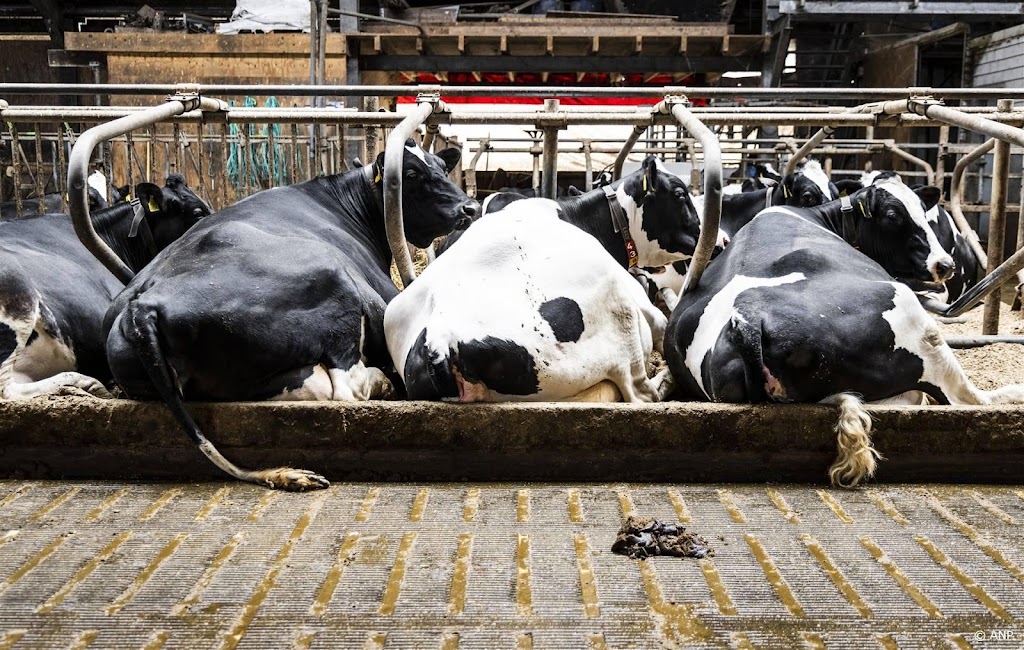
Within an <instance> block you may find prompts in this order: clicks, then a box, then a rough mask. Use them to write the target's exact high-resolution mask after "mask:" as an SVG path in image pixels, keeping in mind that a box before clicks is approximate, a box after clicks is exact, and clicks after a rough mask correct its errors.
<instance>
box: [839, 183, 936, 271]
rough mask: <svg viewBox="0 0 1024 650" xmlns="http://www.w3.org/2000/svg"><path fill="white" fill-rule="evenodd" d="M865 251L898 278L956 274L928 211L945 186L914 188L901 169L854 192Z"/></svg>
mask: <svg viewBox="0 0 1024 650" xmlns="http://www.w3.org/2000/svg"><path fill="white" fill-rule="evenodd" d="M851 198H852V199H853V200H852V205H853V209H854V213H853V214H854V218H855V219H857V220H858V224H857V238H858V240H859V243H860V247H861V251H862V252H863V253H864V254H866V255H867V256H868V257H870V258H871V259H873V260H875V261H876V262H878V263H879V264H881V265H882V267H883V268H884V269H885V270H886V271H887V272H888V273H889V274H890V275H891V276H893V277H894V278H897V279H900V280H906V281H910V282H912V283H913V282H945V281H946V280H948V279H949V278H950V277H951V276H952V274H953V268H954V267H953V258H952V257H950V256H949V253H947V252H946V251H945V250H943V248H942V245H941V244H940V243H939V240H938V238H937V237H936V236H935V231H934V230H933V229H932V227H931V225H930V224H929V223H928V218H927V217H926V216H925V213H926V212H928V211H929V210H931V209H932V208H933V207H935V205H936V204H937V203H938V202H939V189H938V188H936V187H920V188H917V189H911V188H910V187H908V186H906V185H904V184H903V180H902V179H901V178H900V177H899V175H898V174H893V173H889V174H880V175H879V176H877V177H876V178H875V179H874V182H873V183H872V184H871V185H870V186H868V187H866V188H865V189H863V190H861V191H859V192H857V193H856V194H854V195H853V197H851Z"/></svg>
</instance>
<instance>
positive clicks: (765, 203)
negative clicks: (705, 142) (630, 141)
mask: <svg viewBox="0 0 1024 650" xmlns="http://www.w3.org/2000/svg"><path fill="white" fill-rule="evenodd" d="M759 167H760V166H759ZM759 177H760V178H761V179H763V180H764V181H765V183H767V185H764V184H762V189H759V190H754V189H752V190H750V191H746V190H745V191H744V192H742V193H740V194H723V195H722V227H721V230H722V232H723V233H725V235H726V236H725V237H720V240H721V241H720V247H722V248H724V245H725V244H728V242H729V238H730V237H732V236H733V235H735V234H736V233H737V232H738V231H739V229H740V228H742V227H743V226H744V225H746V224H748V223H750V221H751V220H752V219H753V218H754V217H755V216H756V215H757V213H758V212H760V211H761V210H764V209H765V208H766V207H770V206H772V205H789V206H794V207H801V208H813V207H815V206H818V205H821V204H822V203H826V202H828V201H832V200H834V199H837V198H839V190H838V188H837V187H836V185H835V184H834V183H832V181H831V180H829V178H828V177H827V176H826V175H825V172H824V170H822V168H821V164H820V163H819V162H818V161H817V160H814V159H808V160H807V161H805V162H803V163H801V164H799V165H797V168H796V170H795V171H794V172H793V173H792V174H788V175H787V176H786V177H785V178H781V177H779V178H781V182H778V183H776V182H774V179H773V177H772V176H771V175H770V174H769V173H768V171H767V170H765V171H764V172H762V173H760V174H759ZM694 206H695V207H696V208H697V211H698V212H699V213H700V214H701V215H703V214H704V199H703V197H702V196H701V197H696V198H695V199H694ZM644 271H645V272H646V279H647V280H648V281H649V282H650V285H651V287H650V288H649V290H648V293H649V294H651V295H652V299H654V295H656V294H660V295H661V296H662V297H663V299H664V301H665V304H666V307H667V308H668V309H669V310H671V309H672V305H674V304H675V297H676V296H678V295H679V293H680V292H681V291H682V290H683V281H684V279H685V278H686V262H685V261H678V262H673V263H672V264H666V265H665V266H658V267H645V268H644Z"/></svg>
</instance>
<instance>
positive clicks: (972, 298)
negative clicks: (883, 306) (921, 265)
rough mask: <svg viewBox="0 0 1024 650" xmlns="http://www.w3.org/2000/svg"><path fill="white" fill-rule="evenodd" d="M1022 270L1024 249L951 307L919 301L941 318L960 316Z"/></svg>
mask: <svg viewBox="0 0 1024 650" xmlns="http://www.w3.org/2000/svg"><path fill="white" fill-rule="evenodd" d="M983 259H984V258H983ZM1021 269H1024V248H1022V249H1020V250H1019V251H1017V252H1016V253H1014V254H1013V255H1011V256H1010V258H1009V259H1008V260H1006V261H1005V262H1003V263H1002V264H1000V265H999V266H998V267H996V268H995V270H993V271H992V272H991V273H989V274H988V275H986V276H985V277H984V278H982V280H981V282H979V283H978V284H976V285H974V286H973V287H971V288H970V289H968V290H967V291H965V292H964V294H963V295H962V296H960V297H959V298H958V299H957V300H956V301H955V302H954V303H953V304H951V305H947V304H945V303H941V302H939V301H938V300H935V299H934V298H926V297H923V296H918V300H920V301H921V304H922V305H923V306H924V308H925V309H927V310H928V311H930V312H933V313H936V314H939V315H941V316H959V315H960V314H963V313H964V312H966V311H968V310H969V309H971V308H972V307H975V306H976V305H978V303H980V302H981V301H982V300H984V299H985V296H987V295H988V294H989V293H991V292H992V291H994V290H996V289H998V288H999V287H1001V286H1003V283H1004V282H1006V281H1007V280H1009V279H1010V278H1012V277H1013V276H1014V275H1016V274H1017V272H1018V271H1020V270H1021Z"/></svg>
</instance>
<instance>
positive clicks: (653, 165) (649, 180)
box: [641, 156, 658, 194]
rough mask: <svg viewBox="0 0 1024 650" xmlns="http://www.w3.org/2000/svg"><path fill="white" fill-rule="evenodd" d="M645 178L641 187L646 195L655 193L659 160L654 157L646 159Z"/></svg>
mask: <svg viewBox="0 0 1024 650" xmlns="http://www.w3.org/2000/svg"><path fill="white" fill-rule="evenodd" d="M643 166H644V177H643V180H642V181H641V187H642V188H643V190H644V194H653V193H654V179H655V174H657V173H658V159H657V158H655V157H654V156H647V158H645V159H644V165H643Z"/></svg>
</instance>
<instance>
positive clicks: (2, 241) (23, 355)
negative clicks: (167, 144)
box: [0, 175, 210, 399]
mask: <svg viewBox="0 0 1024 650" xmlns="http://www.w3.org/2000/svg"><path fill="white" fill-rule="evenodd" d="M136 196H138V197H139V199H140V204H139V209H140V210H143V211H144V213H143V214H142V215H140V216H142V220H141V221H139V222H138V229H137V230H136V235H135V236H131V234H130V233H131V229H132V222H133V219H134V217H135V208H134V206H132V205H129V204H127V203H122V204H119V205H116V206H113V207H110V208H106V209H103V210H98V211H97V212H95V213H92V219H93V226H94V227H95V228H96V231H97V233H98V234H99V235H100V237H101V238H102V239H103V240H104V241H105V242H106V243H107V245H108V246H110V247H111V248H112V249H113V250H114V252H115V253H116V254H117V255H118V256H119V257H120V258H121V259H122V260H123V261H124V262H125V263H126V264H127V265H128V266H129V267H131V268H132V269H134V270H135V271H138V270H140V269H141V268H142V267H143V266H145V265H146V264H147V263H148V262H149V261H150V260H152V259H153V256H154V255H156V252H157V251H158V250H160V249H163V248H164V247H166V246H167V245H168V244H169V243H170V242H172V241H174V240H175V239H177V238H178V237H180V236H181V234H182V233H184V232H185V231H186V230H188V228H190V227H191V226H192V225H194V224H195V223H196V221H198V220H199V219H201V218H202V217H204V216H206V215H207V214H209V213H210V210H209V208H208V207H207V206H206V204H205V203H203V201H202V199H200V198H199V197H198V196H196V195H195V194H194V193H193V192H192V190H190V189H189V188H188V187H187V186H186V185H185V182H184V179H182V178H181V177H180V176H177V175H172V176H170V177H169V178H168V179H167V185H166V186H164V187H163V188H161V187H158V186H156V185H153V184H152V183H140V184H139V185H138V187H137V188H136ZM123 288H124V285H122V284H121V282H120V281H119V280H118V279H117V278H116V277H114V275H113V274H111V273H110V271H108V270H107V269H106V268H104V266H103V265H102V264H100V263H99V262H98V261H97V260H96V258H94V257H93V256H92V254H91V253H90V252H89V251H88V250H87V249H86V248H85V247H84V246H83V245H82V243H81V242H80V241H78V237H77V236H76V235H75V231H74V227H73V226H72V224H71V217H69V216H68V215H66V214H51V215H43V216H38V215H37V216H34V217H23V218H21V219H15V220H11V221H3V222H0V398H5V399H25V398H29V397H35V396H38V395H46V394H51V393H54V392H57V391H63V390H72V391H73V390H75V389H78V390H84V391H86V392H87V393H90V394H92V395H96V396H97V397H110V393H109V392H108V391H107V389H106V388H105V387H104V385H103V382H106V381H109V380H110V379H111V375H110V369H109V368H108V367H107V361H106V352H105V350H106V337H105V333H104V331H103V327H102V325H103V315H104V314H105V313H106V311H107V308H108V307H109V306H110V302H111V300H113V298H114V296H116V295H117V294H118V292H120V291H121V289H123Z"/></svg>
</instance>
